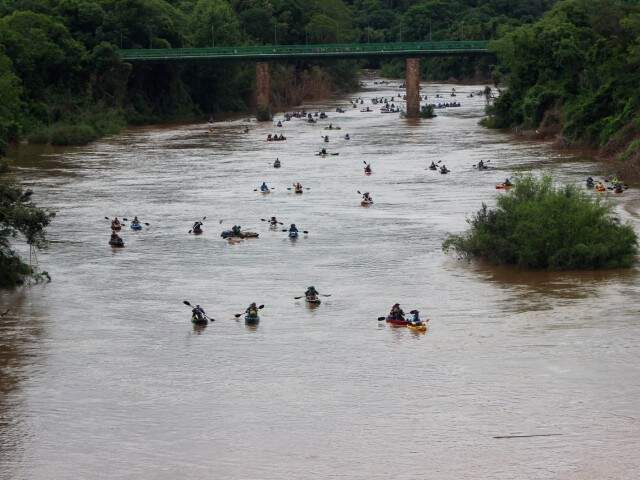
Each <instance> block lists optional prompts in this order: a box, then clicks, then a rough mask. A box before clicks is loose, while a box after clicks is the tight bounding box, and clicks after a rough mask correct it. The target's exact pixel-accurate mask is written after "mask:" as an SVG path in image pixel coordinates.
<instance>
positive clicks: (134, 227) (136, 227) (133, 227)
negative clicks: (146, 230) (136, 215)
mask: <svg viewBox="0 0 640 480" xmlns="http://www.w3.org/2000/svg"><path fill="white" fill-rule="evenodd" d="M131 230H142V224H140V223H132V224H131Z"/></svg>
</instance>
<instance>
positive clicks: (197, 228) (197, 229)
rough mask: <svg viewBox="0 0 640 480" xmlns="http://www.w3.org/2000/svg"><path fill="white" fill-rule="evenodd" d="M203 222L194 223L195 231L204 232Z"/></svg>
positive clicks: (193, 228)
mask: <svg viewBox="0 0 640 480" xmlns="http://www.w3.org/2000/svg"><path fill="white" fill-rule="evenodd" d="M202 225H203V224H202V222H196V223H194V224H193V227H192V230H193V233H202Z"/></svg>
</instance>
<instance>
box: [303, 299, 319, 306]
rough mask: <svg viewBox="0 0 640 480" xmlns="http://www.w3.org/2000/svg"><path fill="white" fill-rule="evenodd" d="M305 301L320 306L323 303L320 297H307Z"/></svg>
mask: <svg viewBox="0 0 640 480" xmlns="http://www.w3.org/2000/svg"><path fill="white" fill-rule="evenodd" d="M305 301H306V302H307V303H309V304H311V305H320V303H322V301H321V300H320V299H319V298H318V297H306V298H305Z"/></svg>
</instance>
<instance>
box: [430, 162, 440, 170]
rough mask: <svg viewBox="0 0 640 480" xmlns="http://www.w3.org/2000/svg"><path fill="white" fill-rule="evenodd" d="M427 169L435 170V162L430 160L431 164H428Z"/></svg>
mask: <svg viewBox="0 0 640 480" xmlns="http://www.w3.org/2000/svg"><path fill="white" fill-rule="evenodd" d="M429 169H431V170H437V169H438V166H437V165H436V164H435V162H431V165H429Z"/></svg>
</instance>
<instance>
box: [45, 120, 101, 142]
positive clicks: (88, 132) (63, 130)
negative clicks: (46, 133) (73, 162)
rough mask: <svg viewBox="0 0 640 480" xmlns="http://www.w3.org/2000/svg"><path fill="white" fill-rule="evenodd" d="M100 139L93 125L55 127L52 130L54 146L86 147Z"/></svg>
mask: <svg viewBox="0 0 640 480" xmlns="http://www.w3.org/2000/svg"><path fill="white" fill-rule="evenodd" d="M96 138H98V134H97V133H96V131H95V129H94V128H93V127H92V126H91V125H86V124H79V125H55V126H53V127H52V128H51V140H50V141H51V144H52V145H85V144H87V143H89V142H91V141H93V140H95V139H96Z"/></svg>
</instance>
